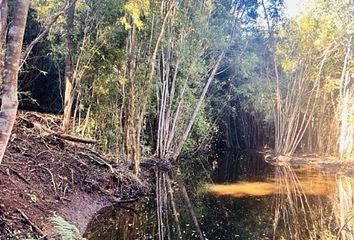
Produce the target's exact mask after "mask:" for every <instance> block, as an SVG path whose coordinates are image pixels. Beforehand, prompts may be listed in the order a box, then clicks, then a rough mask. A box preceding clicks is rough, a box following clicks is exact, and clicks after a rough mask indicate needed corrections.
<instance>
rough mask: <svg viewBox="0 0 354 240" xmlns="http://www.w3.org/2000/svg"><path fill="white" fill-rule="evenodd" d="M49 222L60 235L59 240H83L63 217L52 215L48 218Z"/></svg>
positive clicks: (77, 231)
mask: <svg viewBox="0 0 354 240" xmlns="http://www.w3.org/2000/svg"><path fill="white" fill-rule="evenodd" d="M50 221H51V222H52V223H53V224H54V227H55V228H56V230H57V231H58V233H59V234H60V239H61V240H85V238H82V237H81V236H80V233H79V230H78V229H77V228H76V227H75V226H74V225H72V224H71V223H69V222H68V221H66V220H65V219H64V218H63V217H61V216H57V215H54V216H52V217H51V218H50Z"/></svg>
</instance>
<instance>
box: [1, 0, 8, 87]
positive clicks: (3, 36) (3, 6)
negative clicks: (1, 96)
mask: <svg viewBox="0 0 354 240" xmlns="http://www.w3.org/2000/svg"><path fill="white" fill-rule="evenodd" d="M7 10H8V8H7V0H0V74H1V75H0V76H1V78H2V76H3V71H4V61H5V44H6V25H7ZM1 80H2V79H1Z"/></svg>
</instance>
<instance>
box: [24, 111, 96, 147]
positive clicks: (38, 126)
mask: <svg viewBox="0 0 354 240" xmlns="http://www.w3.org/2000/svg"><path fill="white" fill-rule="evenodd" d="M20 119H21V120H23V121H25V122H27V123H29V124H30V125H32V126H33V127H34V128H36V129H38V130H39V131H44V132H47V133H49V134H50V135H53V136H55V137H57V138H61V139H64V140H67V141H71V142H80V143H87V144H95V143H97V141H96V140H93V139H86V138H81V137H76V136H72V135H68V134H64V133H58V132H55V131H53V130H51V129H49V128H47V127H45V126H43V125H42V124H40V123H36V122H33V121H31V120H29V119H27V118H23V117H20Z"/></svg>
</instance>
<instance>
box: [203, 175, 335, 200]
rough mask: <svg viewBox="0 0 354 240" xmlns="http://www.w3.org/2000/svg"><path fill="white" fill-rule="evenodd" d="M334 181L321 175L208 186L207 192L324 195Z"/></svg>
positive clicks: (254, 194)
mask: <svg viewBox="0 0 354 240" xmlns="http://www.w3.org/2000/svg"><path fill="white" fill-rule="evenodd" d="M334 186H335V181H334V179H326V178H324V177H323V176H322V175H309V176H302V177H300V178H299V179H297V180H296V181H295V180H291V179H288V178H285V179H278V181H276V180H268V181H265V182H238V183H232V184H217V185H208V186H207V190H208V191H209V192H211V193H213V194H214V195H216V196H232V197H236V198H238V197H245V196H267V195H273V194H289V193H293V194H306V195H316V196H317V195H325V194H328V193H329V192H331V191H333V190H334Z"/></svg>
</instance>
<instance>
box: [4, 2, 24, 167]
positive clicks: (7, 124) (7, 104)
mask: <svg viewBox="0 0 354 240" xmlns="http://www.w3.org/2000/svg"><path fill="white" fill-rule="evenodd" d="M1 3H3V2H1ZM29 3H30V1H29V0H16V1H15V2H14V7H13V13H12V23H11V25H10V28H9V32H8V42H7V45H6V53H5V65H4V75H3V76H4V77H3V78H4V81H3V85H2V91H3V92H2V99H1V112H0V163H1V160H2V158H3V156H4V153H5V150H6V146H7V143H8V141H9V138H10V135H11V131H12V128H13V126H14V124H15V120H16V113H17V106H18V97H17V78H18V70H19V64H20V57H21V50H22V43H23V35H24V33H25V26H26V19H27V13H28V8H29Z"/></svg>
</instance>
